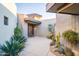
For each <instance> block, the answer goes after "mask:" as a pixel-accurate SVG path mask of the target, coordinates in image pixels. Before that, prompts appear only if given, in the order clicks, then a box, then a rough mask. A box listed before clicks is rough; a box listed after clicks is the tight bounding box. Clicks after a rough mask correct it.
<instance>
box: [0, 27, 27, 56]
mask: <svg viewBox="0 0 79 59" xmlns="http://www.w3.org/2000/svg"><path fill="white" fill-rule="evenodd" d="M25 41H26V39H25V37H24V36H23V35H22V32H21V30H20V29H19V27H16V28H15V30H14V35H13V36H12V37H11V39H10V41H6V43H5V44H3V45H1V47H0V49H1V50H2V52H3V53H4V55H8V56H16V55H18V54H19V53H20V52H21V51H22V50H23V48H24V47H25Z"/></svg>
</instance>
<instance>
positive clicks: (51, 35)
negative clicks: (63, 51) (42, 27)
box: [47, 33, 55, 41]
mask: <svg viewBox="0 0 79 59" xmlns="http://www.w3.org/2000/svg"><path fill="white" fill-rule="evenodd" d="M47 37H48V38H49V39H51V40H52V41H54V40H55V35H54V33H49V35H48V36H47Z"/></svg>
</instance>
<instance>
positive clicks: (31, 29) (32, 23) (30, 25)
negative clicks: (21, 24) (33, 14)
mask: <svg viewBox="0 0 79 59" xmlns="http://www.w3.org/2000/svg"><path fill="white" fill-rule="evenodd" d="M25 22H26V23H27V24H28V37H33V36H35V32H34V30H35V28H36V27H37V26H39V25H40V24H41V22H40V21H37V20H25Z"/></svg>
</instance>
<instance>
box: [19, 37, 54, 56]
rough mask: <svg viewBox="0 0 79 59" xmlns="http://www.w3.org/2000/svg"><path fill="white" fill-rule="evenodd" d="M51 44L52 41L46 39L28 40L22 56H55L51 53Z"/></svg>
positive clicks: (35, 38)
mask: <svg viewBox="0 0 79 59" xmlns="http://www.w3.org/2000/svg"><path fill="white" fill-rule="evenodd" d="M50 42H51V40H49V39H47V38H44V37H31V38H28V40H27V42H26V44H25V48H24V50H23V51H22V52H21V53H20V56H53V54H52V53H51V52H50V51H49V45H50Z"/></svg>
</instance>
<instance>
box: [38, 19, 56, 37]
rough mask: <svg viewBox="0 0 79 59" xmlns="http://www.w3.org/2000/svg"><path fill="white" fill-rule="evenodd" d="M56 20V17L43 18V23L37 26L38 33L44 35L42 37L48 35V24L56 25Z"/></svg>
mask: <svg viewBox="0 0 79 59" xmlns="http://www.w3.org/2000/svg"><path fill="white" fill-rule="evenodd" d="M55 21H56V20H55V19H46V20H42V21H41V24H40V25H39V26H38V27H37V32H36V35H38V36H42V37H47V36H48V34H49V31H48V25H49V24H51V25H54V24H55Z"/></svg>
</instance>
